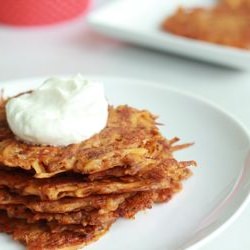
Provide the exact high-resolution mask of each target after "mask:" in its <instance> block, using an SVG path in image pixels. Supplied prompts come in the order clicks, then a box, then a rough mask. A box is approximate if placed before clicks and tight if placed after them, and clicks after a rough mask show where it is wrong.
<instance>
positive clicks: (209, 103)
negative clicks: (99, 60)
mask: <svg viewBox="0 0 250 250" xmlns="http://www.w3.org/2000/svg"><path fill="white" fill-rule="evenodd" d="M55 76H58V77H63V78H64V77H69V76H71V74H55ZM48 77H51V76H46V75H40V76H32V77H24V78H13V79H8V80H5V81H3V80H2V81H0V90H1V89H4V88H8V85H17V86H18V82H25V81H27V82H31V81H34V82H38V81H41V82H42V81H43V80H44V79H46V78H48ZM84 77H86V78H88V79H95V80H102V81H103V83H104V86H105V82H106V81H107V82H108V81H112V82H115V81H117V82H123V84H131V83H135V84H139V85H141V86H143V85H146V86H149V87H153V88H154V87H157V88H160V89H163V90H166V91H169V92H172V93H175V94H179V95H182V96H185V97H187V98H191V99H194V100H196V101H198V102H201V103H203V104H205V105H207V106H208V107H210V108H212V109H213V110H214V111H217V112H220V114H222V115H224V116H226V117H228V118H230V120H232V121H233V122H234V124H236V125H237V126H238V128H240V129H241V130H242V132H244V134H245V135H246V139H247V140H248V142H249V143H250V129H248V128H247V127H246V126H245V125H244V124H243V123H242V122H241V121H240V119H238V118H237V117H236V116H235V115H233V114H232V113H230V112H229V111H227V110H226V109H224V108H223V107H221V106H220V105H219V104H216V103H215V102H213V101H212V100H210V99H209V98H206V97H203V96H202V95H198V94H195V93H193V92H190V91H187V90H182V89H180V88H177V87H173V86H170V85H168V84H167V83H165V82H163V81H158V80H156V81H153V80H145V79H140V78H136V77H122V76H112V75H102V74H90V75H88V74H86V75H85V74H84ZM19 84H22V83H19ZM118 84H119V83H118ZM35 86H37V85H35ZM246 159H250V152H248V154H247V155H246ZM244 169H245V168H242V169H241V170H244ZM241 172H242V171H241ZM238 179H239V178H238ZM238 179H237V180H238ZM247 192H248V193H247V195H246V197H244V199H243V201H242V203H241V204H240V205H239V206H237V208H236V209H235V211H234V212H233V213H232V214H231V215H230V216H229V217H228V219H226V220H225V222H223V223H222V224H221V225H220V226H218V227H217V228H216V229H215V230H214V231H212V232H211V233H209V234H208V235H206V236H204V237H202V238H201V239H200V240H198V241H197V242H195V243H194V244H192V245H190V246H188V247H187V248H185V249H187V250H195V249H198V248H200V247H202V246H204V245H206V244H207V243H208V242H209V241H211V240H213V239H214V238H216V237H218V236H219V235H220V234H221V233H222V232H223V231H225V230H226V229H227V228H228V227H229V226H230V225H231V224H232V223H233V222H235V221H236V219H237V218H238V217H239V216H240V214H241V213H242V212H243V211H244V209H245V208H246V207H247V206H248V204H249V203H250V186H249V188H248V191H247Z"/></svg>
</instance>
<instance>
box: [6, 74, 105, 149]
mask: <svg viewBox="0 0 250 250" xmlns="http://www.w3.org/2000/svg"><path fill="white" fill-rule="evenodd" d="M6 116H7V121H8V124H9V127H10V129H11V130H12V132H13V133H14V134H15V135H16V136H17V137H18V138H19V139H21V140H23V141H25V142H27V143H31V144H40V145H52V146H67V145H69V144H72V143H80V142H81V141H83V140H86V139H88V138H90V137H91V136H92V135H94V134H95V133H98V132H100V130H102V129H103V128H104V127H105V126H106V123H107V119H108V102H107V100H106V98H105V93H104V87H103V85H102V84H101V83H99V82H95V81H91V80H86V79H84V78H83V77H82V76H81V75H77V76H75V77H72V78H70V79H61V78H56V77H52V78H49V79H48V80H46V81H45V82H44V83H43V84H42V85H41V86H40V87H39V88H37V89H36V90H34V91H32V92H31V93H26V94H23V95H20V96H18V97H15V98H11V99H10V100H9V101H8V102H7V104H6Z"/></svg>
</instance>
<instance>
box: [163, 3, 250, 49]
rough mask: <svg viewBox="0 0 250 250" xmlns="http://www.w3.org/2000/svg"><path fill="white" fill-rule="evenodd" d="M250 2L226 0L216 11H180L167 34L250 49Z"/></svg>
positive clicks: (165, 25)
mask: <svg viewBox="0 0 250 250" xmlns="http://www.w3.org/2000/svg"><path fill="white" fill-rule="evenodd" d="M249 27H250V1H249V0H242V1H237V0H224V1H222V2H220V3H218V5H216V6H214V7H212V8H193V9H185V8H183V7H180V8H179V9H178V10H177V11H176V12H175V13H174V14H173V15H172V16H170V17H167V18H166V19H165V20H164V22H163V24H162V28H163V30H165V31H167V32H170V33H173V34H175V35H180V36H184V37H187V38H192V39H198V40H203V41H207V42H211V43H216V44H221V45H227V46H233V47H238V48H244V49H250V29H249Z"/></svg>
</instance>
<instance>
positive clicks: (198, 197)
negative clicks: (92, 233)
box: [0, 77, 250, 250]
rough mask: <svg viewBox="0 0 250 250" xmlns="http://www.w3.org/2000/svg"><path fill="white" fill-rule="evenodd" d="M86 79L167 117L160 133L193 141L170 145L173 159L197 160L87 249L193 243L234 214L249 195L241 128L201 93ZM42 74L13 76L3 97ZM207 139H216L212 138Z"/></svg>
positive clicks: (247, 142) (147, 249) (116, 98)
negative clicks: (176, 188) (163, 197)
mask: <svg viewBox="0 0 250 250" xmlns="http://www.w3.org/2000/svg"><path fill="white" fill-rule="evenodd" d="M93 78H94V79H95V80H97V81H103V82H104V86H105V90H106V95H107V98H108V100H109V102H110V103H111V104H114V105H119V104H129V105H131V106H133V107H137V108H140V109H143V108H144V109H145V108H146V109H148V110H150V111H152V112H153V113H154V114H157V115H159V122H160V123H162V124H167V126H162V127H161V130H162V133H163V134H164V135H165V136H166V137H167V138H172V137H174V136H179V137H180V138H182V140H183V141H184V142H190V141H195V145H194V146H193V147H191V148H189V149H186V150H183V151H180V152H178V154H177V158H178V159H180V160H191V159H195V160H196V161H197V162H198V164H199V166H200V167H199V168H197V169H193V172H194V175H193V176H192V177H191V178H190V179H189V180H188V181H186V182H185V183H184V189H183V191H182V192H181V193H180V194H178V195H176V196H175V197H174V198H173V200H171V201H170V202H169V203H165V204H162V205H157V206H154V208H153V209H152V210H150V211H146V212H144V213H140V214H139V215H138V216H136V219H135V220H134V221H133V223H132V222H131V221H129V220H118V221H117V222H116V223H115V225H114V226H112V228H111V229H110V231H109V232H108V234H107V235H106V236H105V237H104V238H103V239H100V240H99V241H98V242H97V243H95V244H93V245H91V246H90V247H89V248H88V249H93V250H94V249H96V250H97V249H98V250H100V249H110V250H112V249H113V250H115V249H121V250H122V249H124V250H125V249H131V250H132V249H134V250H136V249H144V250H153V249H154V250H157V249H176V250H177V249H186V248H189V249H191V248H192V249H194V248H195V247H196V244H197V245H198V246H201V245H203V244H204V242H203V241H202V240H203V239H205V241H207V239H206V238H207V237H208V236H209V237H212V236H214V235H216V234H218V233H219V232H221V231H222V230H223V229H225V228H226V227H227V226H228V225H229V223H230V222H231V221H232V220H233V219H234V218H235V216H237V214H240V210H242V208H243V206H245V204H246V201H247V198H248V196H249V191H250V155H249V153H250V137H249V135H248V131H247V130H245V128H244V127H242V125H240V124H239V123H238V122H237V121H235V120H234V118H232V117H231V116H229V115H228V114H226V113H225V112H224V111H222V110H221V109H219V108H217V107H216V106H214V105H212V104H210V103H208V102H206V101H205V100H203V99H201V98H196V97H194V96H192V95H190V94H185V93H183V92H180V91H175V90H172V89H170V88H167V87H166V86H164V85H158V84H157V83H156V82H143V81H136V80H134V79H125V78H124V80H122V79H119V78H114V79H112V78H105V77H93ZM43 81H44V79H24V80H16V81H14V82H6V83H5V84H0V87H1V89H3V90H4V93H5V95H6V96H13V95H16V94H18V93H21V92H24V91H28V90H30V89H31V88H33V87H34V88H35V87H38V86H40V85H41V83H42V82H43ZM138 93H140V94H139V95H138ZM229 134H230V136H228V135H229ZM214 138H218V139H219V140H218V141H217V142H216V143H215V140H214ZM228 155H230V156H231V157H228ZM239 208H240V209H239ZM236 212H237V213H236ZM235 213H236V214H235ZM225 222H226V224H224V223H225ZM218 229H219V230H218ZM215 230H216V232H215V233H214V231H215ZM211 233H214V235H210V234H211ZM152 237H153V239H154V240H153V241H152ZM116 239H119V241H116ZM128 239H129V241H128ZM1 246H2V247H4V248H5V249H7V248H8V247H9V246H12V244H5V245H3V242H2V244H1ZM17 249H18V248H17Z"/></svg>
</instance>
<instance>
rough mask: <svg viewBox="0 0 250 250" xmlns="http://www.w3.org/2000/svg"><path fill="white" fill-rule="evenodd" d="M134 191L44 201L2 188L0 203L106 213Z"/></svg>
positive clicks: (43, 210)
mask: <svg viewBox="0 0 250 250" xmlns="http://www.w3.org/2000/svg"><path fill="white" fill-rule="evenodd" d="M132 194H133V193H124V194H110V195H93V196H89V197H86V198H72V197H71V198H62V199H60V200H55V201H42V200H40V199H39V197H35V196H20V195H17V194H15V193H11V192H10V191H9V190H7V189H0V204H2V205H23V206H25V207H26V208H28V209H30V210H31V211H33V212H38V213H69V212H77V211H80V210H84V211H92V210H93V209H99V211H100V213H106V212H109V211H114V210H116V209H117V207H118V206H119V204H121V203H122V202H123V201H124V200H125V199H126V198H127V197H128V196H130V195H132Z"/></svg>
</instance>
